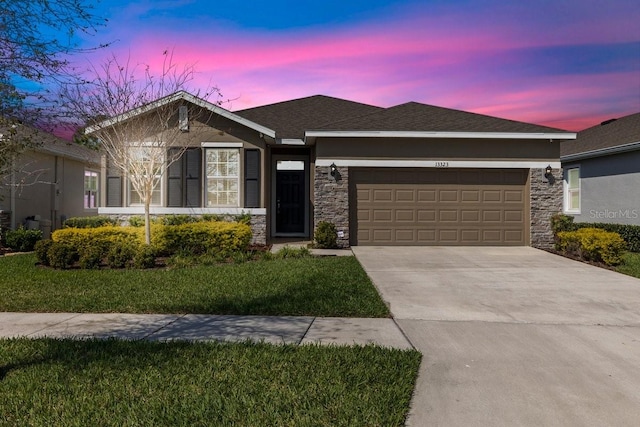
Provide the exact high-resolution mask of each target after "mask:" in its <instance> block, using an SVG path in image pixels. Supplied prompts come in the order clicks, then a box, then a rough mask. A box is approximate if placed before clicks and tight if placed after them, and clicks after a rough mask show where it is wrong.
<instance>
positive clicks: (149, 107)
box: [85, 90, 275, 138]
mask: <svg viewBox="0 0 640 427" xmlns="http://www.w3.org/2000/svg"><path fill="white" fill-rule="evenodd" d="M179 100H184V101H187V102H190V103H192V104H194V105H197V106H199V107H202V108H205V109H207V110H209V111H211V112H213V113H214V114H218V115H220V116H222V117H225V118H227V119H229V120H232V121H234V122H236V123H239V124H241V125H244V126H246V127H248V128H250V129H253V130H255V131H257V132H260V133H262V134H264V135H267V136H270V137H272V138H275V132H274V131H273V130H272V129H270V128H268V127H265V126H262V125H260V124H258V123H254V122H252V121H250V120H247V119H245V118H243V117H241V116H238V115H236V114H234V113H232V112H231V111H229V110H226V109H224V108H222V107H220V106H219V105H216V104H214V103H212V102H209V101H206V100H204V99H202V98H198V97H197V96H195V95H192V94H190V93H188V92H185V91H183V90H181V91H178V92H175V93H172V94H171V95H167V96H165V97H164V98H160V99H158V100H156V101H153V102H151V103H149V104H146V105H143V106H141V107H138V108H135V109H133V110H131V111H128V112H126V113H123V114H120V115H118V116H115V117H111V118H109V119H106V120H103V121H102V122H100V123H98V124H96V125H94V126H88V127H87V129H86V131H85V133H88V134H90V133H92V132H95V131H96V130H98V129H100V128H105V127H109V126H113V125H116V124H117V123H120V122H124V121H126V120H128V119H129V118H132V117H135V116H139V115H142V114H145V113H147V112H149V111H153V110H154V109H156V108H159V107H161V106H164V105H167V104H170V103H172V102H176V101H179Z"/></svg>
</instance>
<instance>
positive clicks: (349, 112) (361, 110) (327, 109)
mask: <svg viewBox="0 0 640 427" xmlns="http://www.w3.org/2000/svg"><path fill="white" fill-rule="evenodd" d="M382 110H384V109H383V108H381V107H376V106H373V105H368V104H362V103H359V102H354V101H348V100H346V99H339V98H333V97H330V96H324V95H314V96H309V97H306V98H299V99H293V100H290V101H284V102H278V103H276V104H270V105H265V106H262V107H255V108H248V109H246V110H240V111H234V114H237V115H238V116H240V117H243V118H245V119H247V120H251V121H252V122H255V123H260V124H261V125H263V126H266V127H268V128H270V129H273V130H275V131H276V135H277V137H278V138H282V139H304V133H305V131H306V130H309V129H324V125H325V124H327V123H331V122H336V121H338V120H343V119H345V118H353V117H359V116H363V115H368V114H371V113H374V112H377V111H382Z"/></svg>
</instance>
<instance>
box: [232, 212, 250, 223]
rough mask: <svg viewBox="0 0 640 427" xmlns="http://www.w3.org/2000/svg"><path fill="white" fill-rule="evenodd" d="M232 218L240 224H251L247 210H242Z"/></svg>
mask: <svg viewBox="0 0 640 427" xmlns="http://www.w3.org/2000/svg"><path fill="white" fill-rule="evenodd" d="M234 219H235V221H236V222H239V223H240V224H246V225H251V214H250V213H248V212H242V213H241V214H238V215H236V216H235V218H234Z"/></svg>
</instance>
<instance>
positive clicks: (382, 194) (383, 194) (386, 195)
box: [372, 189, 393, 203]
mask: <svg viewBox="0 0 640 427" xmlns="http://www.w3.org/2000/svg"><path fill="white" fill-rule="evenodd" d="M372 201H373V202H374V203H378V202H391V201H393V191H392V190H390V189H384V190H382V189H374V190H373V200H372Z"/></svg>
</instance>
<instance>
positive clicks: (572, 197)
mask: <svg viewBox="0 0 640 427" xmlns="http://www.w3.org/2000/svg"><path fill="white" fill-rule="evenodd" d="M566 186H567V187H566V190H567V191H566V192H565V210H566V211H567V212H573V213H580V168H571V169H568V170H567V184H566Z"/></svg>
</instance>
